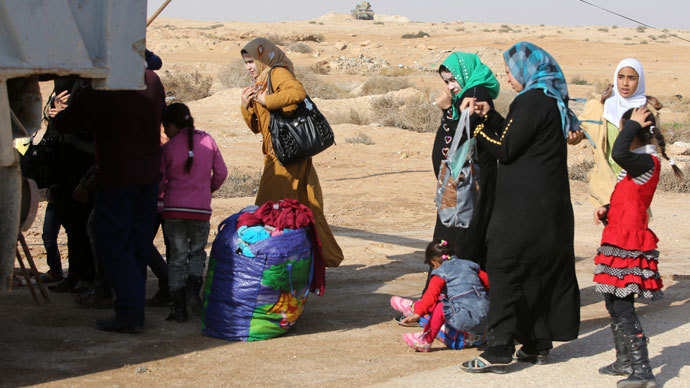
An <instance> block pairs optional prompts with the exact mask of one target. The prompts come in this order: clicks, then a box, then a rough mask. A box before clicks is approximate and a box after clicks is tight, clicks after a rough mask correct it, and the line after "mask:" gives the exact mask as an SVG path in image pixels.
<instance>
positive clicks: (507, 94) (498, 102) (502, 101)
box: [494, 88, 517, 117]
mask: <svg viewBox="0 0 690 388" xmlns="http://www.w3.org/2000/svg"><path fill="white" fill-rule="evenodd" d="M515 96H517V93H515V92H514V91H513V90H512V89H507V88H506V89H501V92H500V93H499V94H498V97H496V99H495V100H494V109H496V112H498V113H500V114H501V116H503V117H506V116H507V115H508V111H509V110H510V104H511V103H512V102H513V100H514V99H515Z"/></svg>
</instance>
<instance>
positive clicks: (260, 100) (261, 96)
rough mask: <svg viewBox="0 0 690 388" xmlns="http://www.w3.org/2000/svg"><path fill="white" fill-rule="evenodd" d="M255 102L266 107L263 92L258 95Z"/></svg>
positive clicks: (264, 92)
mask: <svg viewBox="0 0 690 388" xmlns="http://www.w3.org/2000/svg"><path fill="white" fill-rule="evenodd" d="M255 100H256V101H257V102H258V103H259V104H261V105H262V106H266V91H265V90H264V91H263V92H261V93H259V94H258V95H257V96H256V98H255Z"/></svg>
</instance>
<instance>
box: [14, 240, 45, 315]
mask: <svg viewBox="0 0 690 388" xmlns="http://www.w3.org/2000/svg"><path fill="white" fill-rule="evenodd" d="M17 261H18V262H19V266H20V267H21V268H22V272H23V273H24V278H25V279H26V286H27V287H29V291H31V296H33V297H34V303H36V304H41V303H40V302H39V301H38V295H36V291H34V286H33V285H32V284H31V278H30V277H29V271H27V270H26V267H24V261H23V260H22V256H21V255H20V254H19V248H17Z"/></svg>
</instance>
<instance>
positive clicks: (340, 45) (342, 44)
mask: <svg viewBox="0 0 690 388" xmlns="http://www.w3.org/2000/svg"><path fill="white" fill-rule="evenodd" d="M333 47H335V48H336V49H338V50H341V51H342V50H345V49H346V48H347V44H346V43H345V42H338V43H336V44H335V46H333Z"/></svg>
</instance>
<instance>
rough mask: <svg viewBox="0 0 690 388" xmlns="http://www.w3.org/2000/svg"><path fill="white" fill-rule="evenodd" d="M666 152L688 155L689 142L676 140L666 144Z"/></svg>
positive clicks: (689, 152)
mask: <svg viewBox="0 0 690 388" xmlns="http://www.w3.org/2000/svg"><path fill="white" fill-rule="evenodd" d="M666 152H667V153H669V154H670V155H690V143H686V142H684V141H677V142H675V143H673V144H671V145H668V146H666Z"/></svg>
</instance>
